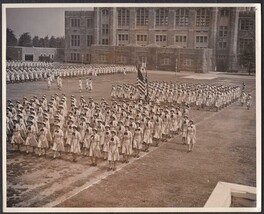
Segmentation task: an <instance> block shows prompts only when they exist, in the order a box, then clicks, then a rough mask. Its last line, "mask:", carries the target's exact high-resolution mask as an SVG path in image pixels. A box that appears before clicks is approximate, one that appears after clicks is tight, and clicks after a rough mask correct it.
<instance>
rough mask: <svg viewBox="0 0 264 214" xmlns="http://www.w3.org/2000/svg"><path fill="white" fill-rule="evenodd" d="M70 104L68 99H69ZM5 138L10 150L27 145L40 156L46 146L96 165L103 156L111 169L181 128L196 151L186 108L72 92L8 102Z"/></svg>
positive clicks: (180, 130)
mask: <svg viewBox="0 0 264 214" xmlns="http://www.w3.org/2000/svg"><path fill="white" fill-rule="evenodd" d="M69 104H70V105H69ZM6 118H7V120H6V127H7V139H8V142H10V143H11V147H12V150H19V151H20V150H21V147H22V146H23V147H25V150H26V153H29V152H33V153H35V150H37V153H38V155H39V156H42V155H45V154H46V152H47V150H48V149H51V150H52V151H53V158H57V157H60V156H61V154H62V153H65V154H71V157H72V160H73V161H76V159H77V157H78V155H83V156H89V157H90V158H91V162H92V166H96V164H97V160H98V159H99V158H101V159H103V160H108V161H109V170H112V169H113V170H115V169H116V162H117V161H119V160H121V157H122V161H123V162H125V163H128V162H129V159H130V158H131V157H135V158H138V157H139V156H140V154H141V152H148V151H149V147H150V146H158V145H159V143H160V142H161V141H167V140H168V139H169V138H172V137H174V136H175V135H177V134H182V143H183V144H186V145H188V152H190V151H192V149H193V145H194V144H195V143H196V127H195V125H194V122H193V120H191V119H189V109H188V108H180V107H177V108H174V107H171V106H161V105H160V104H154V103H143V101H139V102H137V101H122V102H117V101H113V102H112V103H107V102H106V101H105V100H104V98H102V99H101V101H100V102H96V101H94V100H93V99H92V98H89V100H88V101H86V100H85V99H84V98H83V96H81V98H80V100H79V101H78V100H77V99H76V97H75V96H73V95H72V96H71V97H70V98H68V97H66V96H65V95H64V94H62V95H61V96H59V95H58V94H55V95H54V96H51V98H50V99H49V100H48V99H47V97H46V96H45V95H44V96H43V97H41V98H40V99H39V98H38V97H36V96H34V97H33V98H32V99H27V98H26V97H24V98H23V101H16V102H15V103H13V102H11V100H8V103H7V117H6Z"/></svg>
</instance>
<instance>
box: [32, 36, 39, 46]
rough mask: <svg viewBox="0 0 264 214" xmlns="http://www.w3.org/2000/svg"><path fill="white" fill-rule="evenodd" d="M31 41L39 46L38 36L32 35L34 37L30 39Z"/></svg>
mask: <svg viewBox="0 0 264 214" xmlns="http://www.w3.org/2000/svg"><path fill="white" fill-rule="evenodd" d="M32 43H33V46H34V47H39V37H38V36H34V38H33V39H32Z"/></svg>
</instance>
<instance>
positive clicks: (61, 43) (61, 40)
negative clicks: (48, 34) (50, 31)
mask: <svg viewBox="0 0 264 214" xmlns="http://www.w3.org/2000/svg"><path fill="white" fill-rule="evenodd" d="M64 47H65V39H64V37H57V38H56V48H64Z"/></svg>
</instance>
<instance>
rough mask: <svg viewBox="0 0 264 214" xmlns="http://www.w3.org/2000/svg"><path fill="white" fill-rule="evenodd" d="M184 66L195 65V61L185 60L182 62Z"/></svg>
mask: <svg viewBox="0 0 264 214" xmlns="http://www.w3.org/2000/svg"><path fill="white" fill-rule="evenodd" d="M182 65H183V66H186V67H189V66H192V65H193V60H192V59H184V60H183V62H182Z"/></svg>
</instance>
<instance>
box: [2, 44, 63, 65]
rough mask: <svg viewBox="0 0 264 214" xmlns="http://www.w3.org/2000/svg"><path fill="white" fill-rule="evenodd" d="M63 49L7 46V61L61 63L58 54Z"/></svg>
mask: <svg viewBox="0 0 264 214" xmlns="http://www.w3.org/2000/svg"><path fill="white" fill-rule="evenodd" d="M62 50H63V49H60V48H43V47H21V46H12V47H11V46H7V47H6V59H7V60H23V61H34V62H36V61H49V62H50V61H59V59H58V55H59V54H58V53H60V52H61V51H62Z"/></svg>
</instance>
